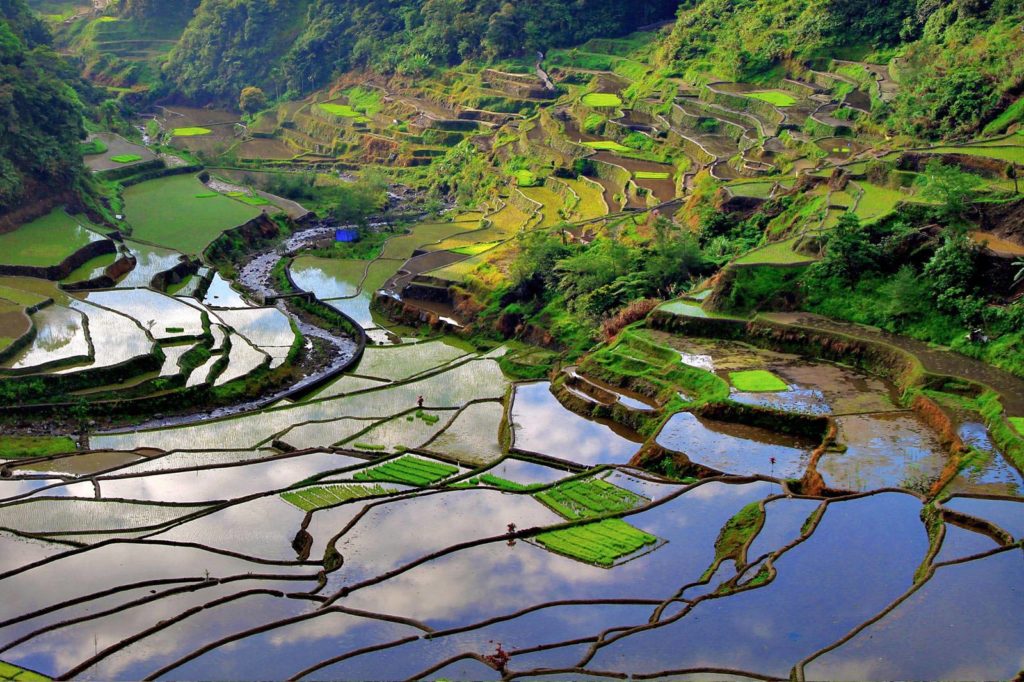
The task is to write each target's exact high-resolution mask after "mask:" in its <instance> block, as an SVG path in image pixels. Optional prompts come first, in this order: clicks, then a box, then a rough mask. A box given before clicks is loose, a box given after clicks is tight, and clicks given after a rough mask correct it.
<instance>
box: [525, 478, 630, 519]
mask: <svg viewBox="0 0 1024 682" xmlns="http://www.w3.org/2000/svg"><path fill="white" fill-rule="evenodd" d="M536 498H537V499H538V500H539V501H540V502H542V503H544V504H545V505H547V506H548V507H550V508H551V509H552V510H554V511H555V512H556V513H558V514H560V515H561V516H564V517H565V518H567V519H573V520H575V519H585V518H590V517H594V516H601V515H603V514H611V513H615V512H623V511H628V510H630V509H635V508H637V507H639V506H641V505H643V504H644V503H645V502H647V501H648V500H647V499H646V498H644V497H641V496H640V495H637V494H636V493H634V492H632V491H629V490H626V489H624V488H620V487H618V486H616V485H612V484H611V483H608V482H607V481H602V480H600V479H597V478H583V479H576V480H572V481H566V482H565V483H561V484H559V485H557V486H555V487H554V488H551V489H550V490H545V491H543V492H539V493H537V495H536Z"/></svg>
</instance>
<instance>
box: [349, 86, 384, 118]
mask: <svg viewBox="0 0 1024 682" xmlns="http://www.w3.org/2000/svg"><path fill="white" fill-rule="evenodd" d="M345 96H346V97H348V101H349V102H351V104H352V106H353V107H354V108H356V109H358V110H359V111H362V112H364V113H365V114H366V115H367V116H374V115H376V114H377V113H378V112H380V110H381V109H382V108H384V102H383V100H382V98H381V92H380V90H375V89H373V88H360V87H354V88H349V89H348V90H346V91H345Z"/></svg>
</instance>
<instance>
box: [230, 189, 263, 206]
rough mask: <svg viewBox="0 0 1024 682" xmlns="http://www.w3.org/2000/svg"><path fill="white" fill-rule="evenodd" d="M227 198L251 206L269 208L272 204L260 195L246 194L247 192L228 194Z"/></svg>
mask: <svg viewBox="0 0 1024 682" xmlns="http://www.w3.org/2000/svg"><path fill="white" fill-rule="evenodd" d="M227 196H229V197H231V198H232V199H237V200H238V201H241V202H242V203H243V204H248V205H249V206H269V205H270V202H269V201H267V200H266V199H264V198H263V197H261V196H260V195H258V194H246V193H245V192H228V193H227Z"/></svg>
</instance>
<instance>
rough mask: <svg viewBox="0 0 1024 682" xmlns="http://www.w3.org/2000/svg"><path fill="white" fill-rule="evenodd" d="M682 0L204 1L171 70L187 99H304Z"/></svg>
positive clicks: (559, 38)
mask: <svg viewBox="0 0 1024 682" xmlns="http://www.w3.org/2000/svg"><path fill="white" fill-rule="evenodd" d="M677 6H678V2H677V1H676V0H643V1H641V2H636V3H629V4H626V3H621V2H617V1H615V0H579V1H574V2H565V1H564V0H538V1H536V2H530V3H501V2H497V1H496V0H425V1H424V0H400V1H399V0H370V1H369V2H367V1H364V0H359V1H357V0H271V1H270V2H267V1H266V0H259V1H257V0H203V2H202V4H201V5H200V7H199V8H198V10H197V11H196V16H195V19H193V21H192V22H191V24H190V25H189V28H188V30H187V31H186V32H185V35H184V36H183V38H182V40H181V43H180V45H179V46H178V48H177V49H176V50H175V51H174V53H173V55H172V56H171V59H170V61H169V63H168V66H167V74H168V76H169V77H170V78H171V80H172V81H173V82H174V84H175V86H176V87H177V88H178V89H179V90H180V91H181V92H182V93H183V94H185V95H187V96H189V97H192V98H197V99H202V98H207V99H220V100H222V101H230V100H233V99H235V98H237V96H238V93H239V91H240V90H241V89H242V88H243V87H245V86H247V85H260V86H264V87H266V86H268V85H279V84H280V82H281V81H284V82H285V83H286V84H287V88H288V89H289V90H290V91H292V92H295V93H304V92H308V91H310V90H312V89H315V88H317V87H319V86H322V85H324V84H326V83H327V82H328V81H329V80H330V79H331V78H332V77H333V76H335V75H337V74H340V73H343V72H345V71H348V70H350V69H353V68H363V67H368V68H371V69H374V70H377V71H380V72H382V73H395V72H398V73H405V74H411V75H416V74H418V73H422V72H425V71H426V70H428V69H429V68H430V67H431V66H434V65H442V66H447V65H453V64H456V63H459V62H461V61H463V60H465V59H472V58H478V57H485V58H493V57H505V56H510V55H517V54H532V53H533V51H535V50H547V49H548V48H549V47H557V46H563V45H569V44H576V43H580V42H584V41H586V40H587V39H589V38H591V37H595V36H606V37H612V36H616V35H621V34H624V33H628V32H630V31H631V30H633V29H635V28H636V27H638V26H641V25H644V24H647V23H650V22H653V21H658V20H663V19H670V18H672V17H673V13H674V12H675V10H676V8H677Z"/></svg>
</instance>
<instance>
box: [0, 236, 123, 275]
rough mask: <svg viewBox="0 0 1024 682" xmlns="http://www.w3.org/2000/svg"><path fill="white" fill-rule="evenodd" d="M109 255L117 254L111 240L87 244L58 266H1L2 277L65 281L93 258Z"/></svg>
mask: <svg viewBox="0 0 1024 682" xmlns="http://www.w3.org/2000/svg"><path fill="white" fill-rule="evenodd" d="M108 253H117V245H115V244H114V242H113V241H112V240H110V239H100V240H98V241H95V242H91V243H89V244H86V245H85V246H83V247H82V248H81V249H79V250H78V251H76V252H74V253H73V254H71V255H70V256H68V257H67V258H65V259H64V260H63V261H61V262H60V264H58V265H46V266H42V265H0V276H3V277H35V278H37V279H46V280H50V281H53V282H56V281H58V280H62V279H64V278H65V277H67V276H68V275H70V274H71V273H72V272H74V271H75V270H77V269H78V268H80V267H81V266H83V265H85V264H86V263H88V262H89V261H91V260H92V259H93V258H96V257H98V256H104V255H106V254H108Z"/></svg>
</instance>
